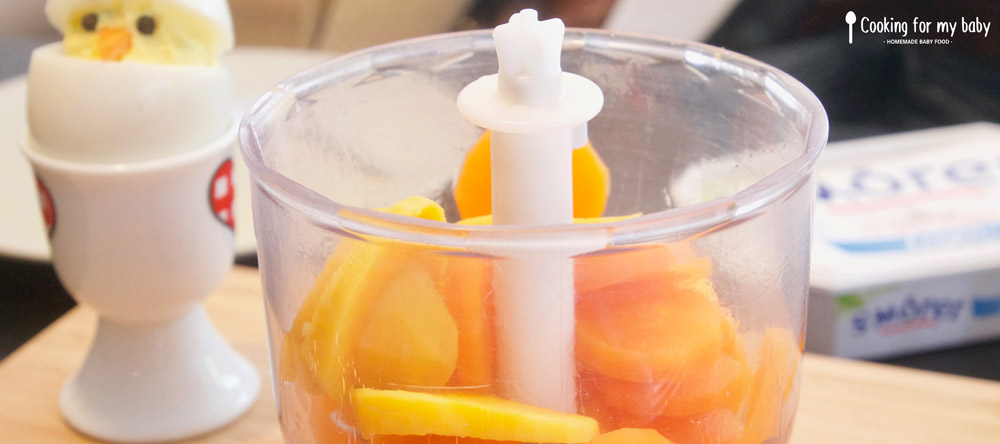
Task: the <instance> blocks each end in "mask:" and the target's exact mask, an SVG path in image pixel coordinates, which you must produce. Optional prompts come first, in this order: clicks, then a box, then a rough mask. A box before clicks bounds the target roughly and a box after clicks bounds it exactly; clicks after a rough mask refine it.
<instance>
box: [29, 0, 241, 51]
mask: <svg viewBox="0 0 1000 444" xmlns="http://www.w3.org/2000/svg"><path fill="white" fill-rule="evenodd" d="M157 1H161V2H170V3H173V4H175V5H178V6H181V7H183V8H186V9H188V10H190V11H193V12H195V13H197V14H200V15H202V16H204V17H205V18H207V19H208V20H209V21H211V23H212V24H213V25H214V27H215V32H216V37H217V38H216V39H215V42H213V47H212V49H214V50H215V52H216V53H221V52H222V51H225V50H229V49H232V48H233V41H234V38H233V17H232V14H231V13H230V12H229V3H228V2H226V0H157ZM110 3H111V1H110V0H48V1H47V2H45V15H46V16H47V17H48V18H49V23H51V24H52V26H55V27H56V29H58V30H59V32H62V33H65V32H66V25H67V24H69V20H70V18H71V17H72V16H73V14H75V13H78V12H80V11H84V10H87V9H89V8H94V7H102V6H107V5H108V4H110Z"/></svg>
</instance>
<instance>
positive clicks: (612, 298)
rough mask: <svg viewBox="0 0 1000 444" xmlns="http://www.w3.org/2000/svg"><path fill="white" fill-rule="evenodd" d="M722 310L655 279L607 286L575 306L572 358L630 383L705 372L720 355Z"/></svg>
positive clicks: (695, 293)
mask: <svg viewBox="0 0 1000 444" xmlns="http://www.w3.org/2000/svg"><path fill="white" fill-rule="evenodd" d="M722 321H723V315H722V311H721V310H720V308H719V306H718V304H717V303H716V302H715V301H713V300H712V299H710V298H708V297H706V296H705V295H703V294H700V293H699V292H698V291H696V290H694V289H691V288H679V289H677V288H669V287H664V286H663V285H662V281H661V279H660V277H658V276H644V277H642V278H639V279H637V280H636V281H633V282H627V283H623V284H618V285H615V286H612V287H607V288H605V289H604V290H602V291H601V293H600V295H599V296H593V295H592V296H591V297H583V296H581V298H580V300H579V302H578V304H577V325H576V336H577V342H576V353H577V357H578V358H579V359H580V361H581V362H582V363H583V364H584V365H586V366H588V367H590V368H592V369H594V370H596V371H598V372H600V373H601V374H603V375H605V376H609V377H612V378H617V379H622V380H625V381H631V382H640V383H642V382H648V381H655V380H664V379H669V378H673V377H675V376H676V375H679V374H684V373H686V372H688V371H689V370H690V369H698V368H705V367H706V366H707V365H709V364H711V363H712V362H715V361H716V360H717V359H718V358H719V356H720V355H721V353H722V345H723V329H722V328H720V326H721V325H722Z"/></svg>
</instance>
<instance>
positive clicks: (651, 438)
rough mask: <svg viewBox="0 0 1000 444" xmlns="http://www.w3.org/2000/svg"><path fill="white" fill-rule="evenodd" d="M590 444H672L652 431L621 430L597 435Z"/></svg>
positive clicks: (658, 433)
mask: <svg viewBox="0 0 1000 444" xmlns="http://www.w3.org/2000/svg"><path fill="white" fill-rule="evenodd" d="M590 444H673V443H672V442H671V441H670V440H669V439H667V438H664V437H663V435H661V434H660V432H657V431H656V430H654V429H634V428H621V429H618V430H614V431H611V432H608V433H602V434H600V435H597V437H596V438H594V440H593V441H591V442H590Z"/></svg>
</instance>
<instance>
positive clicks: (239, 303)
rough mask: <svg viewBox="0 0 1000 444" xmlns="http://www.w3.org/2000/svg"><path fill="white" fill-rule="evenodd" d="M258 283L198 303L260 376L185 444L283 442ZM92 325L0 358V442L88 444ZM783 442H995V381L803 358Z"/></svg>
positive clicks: (45, 337) (63, 330) (55, 333)
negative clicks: (241, 400) (70, 408)
mask: <svg viewBox="0 0 1000 444" xmlns="http://www.w3.org/2000/svg"><path fill="white" fill-rule="evenodd" d="M259 279H260V278H259V275H258V274H257V270H256V269H253V268H245V267H236V268H234V269H233V270H232V272H230V273H229V275H228V276H227V277H226V280H225V281H224V282H223V283H222V285H221V286H220V287H219V289H218V291H216V293H215V294H214V295H212V296H211V297H209V298H208V299H207V300H206V301H205V307H206V308H207V310H208V313H209V314H210V315H211V316H212V319H213V321H214V322H215V325H216V327H217V328H218V329H219V330H220V331H221V332H222V333H223V335H225V336H226V337H227V338H229V340H230V341H231V342H232V343H233V345H234V346H235V347H236V348H237V349H239V350H240V351H241V352H242V353H244V354H245V355H246V356H247V357H249V358H250V360H251V361H253V363H254V364H255V365H256V366H257V369H258V370H259V371H260V373H261V375H262V376H264V377H263V378H262V379H263V381H264V386H263V387H261V396H260V398H259V399H258V400H257V403H256V405H255V406H254V407H253V409H251V410H250V412H249V413H247V415H246V416H244V417H242V418H240V419H239V420H237V421H236V422H235V423H233V424H231V425H230V426H228V427H225V428H223V429H221V430H218V431H216V432H213V433H210V434H208V435H205V436H202V437H200V438H199V439H194V440H190V441H187V442H192V443H245V444H281V443H282V438H281V431H280V430H279V428H278V421H277V416H276V412H275V406H274V400H273V399H272V397H271V384H270V382H269V378H268V377H267V375H268V366H267V346H266V344H265V331H264V315H263V302H262V299H261V287H260V280H259ZM95 321H96V316H95V314H94V312H93V311H90V310H88V309H86V308H76V309H74V310H72V311H71V312H69V313H68V314H67V315H66V316H64V317H63V318H62V319H60V320H58V321H57V322H55V323H54V324H52V325H51V326H50V327H49V328H47V329H46V330H44V331H43V332H42V333H41V334H39V335H38V336H36V337H35V338H34V339H32V340H31V341H30V342H28V343H27V344H25V345H24V346H22V347H21V348H20V349H18V350H17V351H16V352H14V353H13V354H12V355H10V356H9V357H8V358H7V359H5V360H4V361H2V362H0V443H2V444H7V443H10V444H14V443H17V444H35V443H42V444H49V443H52V444H57V443H87V442H92V441H90V440H89V439H87V438H86V437H84V436H82V435H79V434H77V433H76V432H74V431H73V430H72V429H70V428H69V427H68V426H67V425H66V423H65V422H63V420H62V418H61V417H60V416H59V409H58V406H57V402H58V394H59V389H60V387H61V386H62V384H63V382H64V381H65V380H66V379H67V378H68V377H69V376H70V375H71V374H72V372H73V371H74V370H75V369H76V368H77V367H79V365H80V363H81V361H82V360H83V357H84V354H85V353H86V351H87V347H88V345H89V343H90V339H91V336H92V335H93V333H94V327H95V325H96V324H95ZM998 362H1000V357H998ZM984 365H1000V364H998V363H991V364H987V363H984ZM792 442H793V443H796V444H823V443H837V444H864V443H879V444H885V443H907V444H914V443H940V444H957V443H1000V383H997V382H991V381H984V380H979V379H972V378H965V377H959V376H951V375H944V374H939V373H932V372H925V371H919V370H911V369H904V368H898V367H892V366H886V365H879V364H871V363H864V362H858V361H848V360H843V359H836V358H829V357H824V356H818V355H809V354H807V355H806V358H805V359H804V361H803V381H802V391H801V399H800V401H799V410H798V416H797V419H796V423H795V431H794V433H793V435H792Z"/></svg>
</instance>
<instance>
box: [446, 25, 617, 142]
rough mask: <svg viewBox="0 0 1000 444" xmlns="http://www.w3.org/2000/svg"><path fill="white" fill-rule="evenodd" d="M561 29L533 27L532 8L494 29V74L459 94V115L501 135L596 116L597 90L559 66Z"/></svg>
mask: <svg viewBox="0 0 1000 444" xmlns="http://www.w3.org/2000/svg"><path fill="white" fill-rule="evenodd" d="M565 30H566V28H565V26H564V25H563V23H562V21H561V20H559V19H550V20H546V21H544V22H539V21H538V13H537V12H535V11H534V10H532V9H525V10H523V11H521V12H520V13H517V14H514V15H513V16H512V17H511V18H510V23H506V24H503V25H500V26H497V27H496V29H495V30H494V31H493V40H494V42H495V44H496V48H497V59H498V60H499V62H500V70H499V72H498V73H497V74H493V75H488V76H484V77H481V78H479V79H478V80H476V81H475V82H472V83H471V84H469V85H468V86H466V87H465V89H463V90H462V92H461V93H460V94H459V95H458V110H459V112H461V113H462V115H463V116H464V117H465V118H466V119H468V120H469V121H470V122H472V123H474V124H476V125H478V126H481V127H483V128H487V129H490V130H494V131H500V132H507V133H538V132H542V131H546V130H554V129H566V128H572V127H575V126H577V125H581V124H585V123H586V122H587V121H588V120H590V119H592V118H593V117H594V116H596V115H597V113H598V112H600V110H601V107H602V106H604V94H603V93H602V92H601V89H600V88H599V87H598V86H597V85H596V84H595V83H594V82H591V81H590V80H588V79H586V78H584V77H581V76H578V75H576V74H571V73H566V72H562V68H561V67H560V61H561V55H562V41H563V34H564V33H565Z"/></svg>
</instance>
